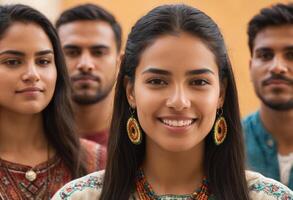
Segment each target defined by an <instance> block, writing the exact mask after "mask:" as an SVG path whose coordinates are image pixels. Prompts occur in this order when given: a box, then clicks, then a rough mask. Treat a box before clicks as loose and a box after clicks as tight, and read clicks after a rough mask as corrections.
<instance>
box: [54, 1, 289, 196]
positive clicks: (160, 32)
mask: <svg viewBox="0 0 293 200" xmlns="http://www.w3.org/2000/svg"><path fill="white" fill-rule="evenodd" d="M110 133H111V134H110V138H109V146H108V151H109V153H108V162H107V167H106V170H105V173H104V171H102V172H97V173H94V174H91V175H88V176H86V177H83V178H81V179H78V180H76V181H73V182H72V183H69V184H67V185H66V186H65V187H64V188H63V189H61V190H60V191H59V192H58V193H57V194H56V195H55V196H54V198H53V199H54V200H56V199H71V200H77V199H83V200H94V199H101V200H127V199H136V200H177V199H178V200H195V199H197V200H212V199H217V200H236V199H237V200H248V199H253V200H257V199H266V200H272V199H274V200H276V199H292V195H293V194H292V192H291V191H290V190H289V189H288V188H286V187H285V186H283V185H281V184H279V183H278V182H276V181H273V180H271V179H266V178H264V177H263V176H261V175H260V174H257V173H253V172H245V169H244V150H243V139H242V133H241V124H240V116H239V108H238V100H237V91H236V86H235V81H234V77H233V72H232V68H231V65H230V61H229V58H228V54H227V51H226V48H225V45H224V41H223V38H222V35H221V33H220V32H219V29H218V27H217V25H216V24H215V23H214V22H213V21H212V20H211V19H210V18H209V17H208V16H207V15H205V14H204V13H203V12H201V11H199V10H197V9H195V8H192V7H189V6H185V5H165V6H160V7H157V8H155V9H153V10H152V11H150V12H149V13H148V14H147V15H146V16H144V17H142V18H141V19H140V20H139V21H138V22H137V23H136V24H135V26H134V27H133V28H132V30H131V33H130V34H129V36H128V40H127V44H126V49H125V55H124V57H123V59H122V63H121V71H120V73H119V76H118V80H117V86H116V95H115V103H114V113H113V118H112V126H111V131H110Z"/></svg>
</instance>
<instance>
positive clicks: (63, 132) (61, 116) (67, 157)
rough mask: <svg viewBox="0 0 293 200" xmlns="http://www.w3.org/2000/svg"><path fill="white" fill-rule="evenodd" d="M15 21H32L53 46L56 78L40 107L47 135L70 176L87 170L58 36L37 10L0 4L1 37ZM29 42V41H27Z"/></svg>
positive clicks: (0, 37)
mask: <svg viewBox="0 0 293 200" xmlns="http://www.w3.org/2000/svg"><path fill="white" fill-rule="evenodd" d="M16 22H23V23H33V24H36V25H37V26H39V27H41V28H42V30H43V31H44V32H45V33H46V35H47V36H48V38H49V40H50V42H51V44H52V46H53V50H54V59H55V60H54V62H55V65H56V70H57V82H56V86H55V91H54V95H53V97H52V99H51V101H50V103H49V105H48V106H47V107H46V108H45V109H44V110H43V111H42V114H43V127H44V131H45V135H46V138H47V139H48V141H49V143H50V145H52V146H53V147H54V149H55V150H56V151H57V154H58V155H59V156H60V157H61V159H62V160H63V161H64V163H65V165H66V166H67V167H68V169H69V170H70V172H71V174H72V178H77V177H80V176H82V175H84V174H86V173H87V172H86V167H85V163H82V162H81V161H82V160H83V159H82V155H83V154H82V151H81V145H80V142H79V138H78V137H77V134H76V133H75V129H74V128H73V124H74V118H73V111H72V106H71V94H70V82H69V76H68V73H67V68H66V65H65V60H64V56H63V53H62V48H61V45H60V41H59V37H58V35H57V32H56V31H55V28H54V26H53V25H52V24H51V22H50V21H49V20H48V19H47V18H46V17H45V16H44V15H43V14H42V13H40V12H39V11H37V10H35V9H33V8H31V7H29V6H26V5H22V4H15V5H6V6H0V40H1V39H3V38H4V37H5V33H6V32H7V31H8V29H9V27H11V26H12V25H13V24H14V23H16ZM28 45H29V44H28Z"/></svg>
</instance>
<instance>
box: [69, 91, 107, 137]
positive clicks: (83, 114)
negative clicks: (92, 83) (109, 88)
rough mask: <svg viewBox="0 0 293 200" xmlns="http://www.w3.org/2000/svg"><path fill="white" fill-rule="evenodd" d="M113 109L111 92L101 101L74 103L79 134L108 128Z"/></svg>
mask: <svg viewBox="0 0 293 200" xmlns="http://www.w3.org/2000/svg"><path fill="white" fill-rule="evenodd" d="M112 110H113V93H112V92H111V93H110V94H109V95H108V96H107V97H106V98H105V99H103V100H102V101H100V102H98V103H95V104H90V105H78V104H74V114H75V119H76V125H77V129H78V132H79V133H80V135H81V136H85V135H91V134H96V132H101V131H104V130H107V129H109V127H110V122H111V116H112Z"/></svg>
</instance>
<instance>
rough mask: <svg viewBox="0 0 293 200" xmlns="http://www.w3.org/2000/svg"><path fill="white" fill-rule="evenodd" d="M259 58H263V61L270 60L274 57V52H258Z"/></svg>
mask: <svg viewBox="0 0 293 200" xmlns="http://www.w3.org/2000/svg"><path fill="white" fill-rule="evenodd" d="M257 58H259V59H261V60H263V61H269V60H271V59H273V58H274V54H273V52H270V51H263V52H259V53H257Z"/></svg>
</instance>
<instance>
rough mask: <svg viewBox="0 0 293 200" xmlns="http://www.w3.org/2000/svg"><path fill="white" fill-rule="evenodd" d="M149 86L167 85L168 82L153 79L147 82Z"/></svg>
mask: <svg viewBox="0 0 293 200" xmlns="http://www.w3.org/2000/svg"><path fill="white" fill-rule="evenodd" d="M147 83H148V84H151V85H167V82H166V81H164V80H162V79H158V78H156V79H151V80H149V81H148V82H147Z"/></svg>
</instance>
